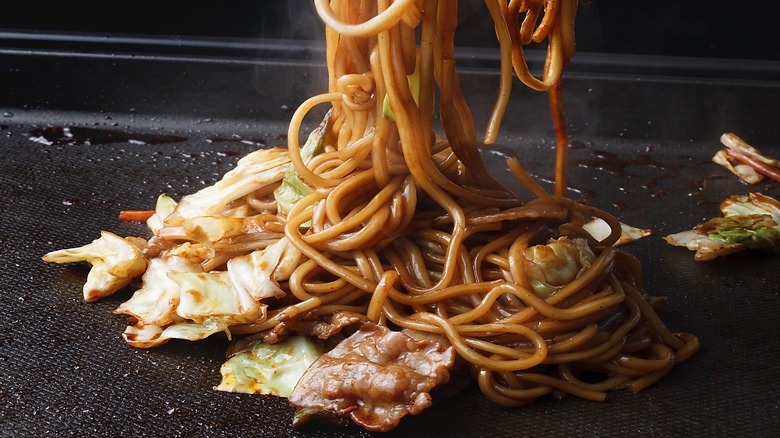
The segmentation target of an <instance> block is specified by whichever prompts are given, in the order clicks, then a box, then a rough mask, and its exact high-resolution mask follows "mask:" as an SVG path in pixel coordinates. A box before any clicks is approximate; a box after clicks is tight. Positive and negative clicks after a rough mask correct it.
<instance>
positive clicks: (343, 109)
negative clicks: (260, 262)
mask: <svg viewBox="0 0 780 438" xmlns="http://www.w3.org/2000/svg"><path fill="white" fill-rule="evenodd" d="M314 4H315V6H316V9H317V11H318V13H319V15H320V17H321V18H322V20H323V21H324V23H325V25H326V33H325V37H326V48H327V50H326V62H327V68H328V90H327V92H325V93H323V94H318V95H315V96H313V97H311V98H309V99H308V100H306V101H305V102H303V104H301V105H300V107H299V108H298V109H297V111H295V113H294V114H293V116H292V119H291V121H290V125H289V132H288V151H287V152H284V153H280V152H274V151H272V152H273V153H274V154H276V155H274V157H277V155H278V157H277V158H275V159H278V160H281V161H280V162H281V163H282V165H284V164H285V163H286V161H285V160H289V163H291V166H292V167H291V168H290V167H288V171H287V172H286V173H285V175H287V176H289V175H290V173H289V172H293V174H294V176H295V177H296V178H298V179H299V181H300V182H302V183H303V184H304V185H305V187H306V188H307V189H308V190H305V191H304V193H301V194H300V197H299V199H296V200H295V202H292V203H290V205H289V206H287V207H286V208H287V209H286V211H285V210H284V209H283V208H282V206H281V205H280V203H279V202H277V200H278V198H276V197H275V193H276V192H277V191H278V190H281V188H280V187H281V186H280V185H283V184H284V183H283V182H282V176H283V175H282V173H281V172H278V171H276V173H274V174H273V176H272V177H269V178H268V180H267V181H266V182H264V183H262V184H260V183H255V185H252V186H251V190H249V189H246V190H245V191H243V192H241V191H240V192H239V193H238V194H235V193H234V195H235V196H233V197H232V198H230V201H229V202H226V203H225V205H224V206H221V207H220V208H222V210H219V211H216V213H218V214H219V215H222V217H223V219H224V221H227V220H237V221H239V222H237V223H240V224H241V225H240V227H238V226H237V227H238V228H236V229H237V230H239V231H235V232H234V230H228V231H224V232H223V234H220V235H219V237H217V238H214V239H216V243H213V244H211V245H207V246H206V247H204V248H202V249H198V250H197V251H196V250H194V249H193V248H195V247H196V246H197V245H196V244H197V242H198V239H203V238H205V237H203V236H206V235H209V233H208V232H207V231H204V230H208V229H209V228H208V227H207V226H206V225H203V224H202V223H199V224H200V225H198V226H199V227H200V228H198V227H196V226H194V225H192V224H191V223H190V222H188V220H190V219H191V218H189V219H188V216H187V215H186V214H185V213H183V212H182V211H183V210H186V208H190V206H184V204H186V202H184V201H182V203H180V204H179V206H178V207H177V210H176V211H175V212H174V213H173V214H171V215H170V216H168V217H167V218H165V222H164V225H163V226H162V227H161V228H160V227H158V228H157V229H156V236H155V237H154V238H153V239H152V240H150V241H149V245H148V246H147V247H146V248H145V249H144V251H145V256H146V258H147V259H149V260H150V261H149V265H148V266H149V268H147V274H146V275H150V274H149V272H150V271H151V270H152V264H153V263H154V260H153V258H154V256H155V252H157V253H160V254H162V253H166V251H167V253H168V254H174V253H175V254H187V255H188V257H189V259H187V260H190V261H191V259H192V257H193V256H192V254H193V253H197V254H202V259H200V260H198V262H199V267H197V270H198V272H200V271H201V270H202V272H209V273H214V272H216V273H218V274H220V273H222V271H224V270H225V269H226V268H225V266H227V270H228V271H229V270H230V269H231V264H233V265H238V260H243V258H245V257H247V255H248V254H250V253H252V252H253V251H256V250H258V249H263V248H271V247H272V246H273V244H274V243H275V242H280V241H281V240H283V239H287V240H288V241H289V244H290V245H292V247H294V248H295V250H296V251H298V252H299V253H300V254H301V257H300V259H299V260H298V261H297V263H296V264H295V265H294V266H293V268H292V269H291V270H290V272H289V273H288V275H286V276H285V277H284V278H283V279H282V281H279V282H278V288H279V289H280V290H274V291H272V294H271V296H272V297H273V299H269V300H266V301H265V303H266V304H264V306H266V307H262V308H257V307H256V306H255V304H256V303H254V304H252V305H251V306H250V307H252V306H255V307H252V309H254V310H252V312H253V313H243V314H242V315H241V317H240V318H235V319H233V320H231V323H230V324H229V325H225V326H224V327H222V326H219V325H218V324H217V323H215V322H214V321H213V320H211V319H208V318H207V319H198V318H196V317H190V319H187V318H184V317H183V316H182V310H181V306H183V304H179V306H180V308H179V309H178V310H177V312H178V313H177V315H178V316H170V315H172V314H173V311H172V310H171V311H170V313H169V314H166V316H165V317H163V318H157V319H154V318H152V317H149V316H148V315H147V314H145V313H143V312H142V311H137V310H130V309H131V308H133V306H131V305H126V306H124V307H120V309H118V311H117V312H118V313H128V314H131V315H133V316H135V317H136V318H137V319H138V320H139V323H138V324H137V325H136V326H134V327H130V328H128V331H126V332H125V336H126V338H127V339H128V342H130V343H131V344H133V345H137V346H141V347H148V346H153V345H158V344H159V343H162V342H164V341H163V340H162V339H163V338H164V337H165V336H168V337H171V338H176V337H184V338H187V337H186V336H184V335H182V334H181V332H182V331H187V330H191V331H197V330H202V329H203V327H202V326H203V325H205V324H207V323H208V324H217V325H218V327H217V328H216V329H213V330H212V331H210V332H207V334H206V335H208V334H210V333H212V332H214V331H220V330H222V331H226V332H228V333H229V334H231V333H232V334H234V335H237V334H245V335H251V336H254V337H259V336H261V335H263V334H267V333H270V332H274V331H276V332H277V333H284V331H283V330H280V327H282V326H284V325H289V324H290V322H291V321H293V322H294V321H296V320H298V319H301V318H315V317H323V318H324V317H327V316H329V315H334V314H338V313H339V312H342V311H345V312H352V313H358V314H361V315H364V316H365V317H366V318H367V319H368V320H369V321H371V322H373V323H375V324H378V325H380V326H390V327H393V328H394V329H401V328H404V329H412V330H416V331H418V332H425V333H433V334H437V335H441V336H444V337H446V340H448V341H449V343H450V344H451V345H452V347H453V348H454V350H455V351H456V352H457V355H458V356H459V357H460V358H461V359H462V360H464V361H465V362H466V363H468V364H469V365H470V368H471V370H472V375H474V376H476V380H477V382H478V385H479V387H480V388H481V390H482V392H483V393H484V394H485V396H487V397H488V398H489V399H490V400H492V401H494V402H496V403H499V404H501V405H506V406H518V405H524V404H527V403H529V402H532V401H533V400H535V399H537V398H539V397H541V396H544V395H546V394H552V395H554V396H559V397H560V396H562V395H564V394H573V395H576V396H579V397H583V398H587V399H592V400H603V399H604V397H605V392H606V391H608V390H613V389H619V388H627V389H629V390H632V391H639V390H641V389H643V388H645V387H647V386H648V385H650V384H652V383H653V382H655V381H657V380H658V379H660V378H661V377H663V376H664V375H665V374H666V373H667V372H668V371H669V370H670V369H671V367H672V366H673V365H675V364H677V363H680V362H682V361H684V360H686V359H688V358H689V357H690V356H691V355H693V354H694V353H695V352H696V351H697V349H698V340H697V338H696V337H695V336H693V335H691V334H687V333H674V332H671V331H670V330H669V329H667V328H666V326H665V325H664V323H663V322H662V321H661V319H660V318H659V317H658V315H657V314H656V312H655V310H654V308H656V307H657V306H659V305H661V304H662V302H663V301H664V300H663V299H661V298H654V297H651V296H649V295H647V294H645V292H643V290H642V288H641V284H642V270H641V267H640V265H639V263H638V261H637V260H636V259H635V258H633V257H632V256H630V255H628V254H627V253H625V252H622V251H620V250H618V249H615V246H614V245H613V244H614V243H615V242H616V241H617V240H618V238H619V237H620V235H621V224H620V222H619V221H618V220H617V219H615V218H614V217H612V216H611V215H609V214H608V213H606V212H604V211H602V210H599V209H597V208H594V207H592V206H588V205H585V204H583V203H579V202H574V201H572V200H570V199H568V198H566V197H565V194H566V172H565V165H566V158H567V157H566V148H567V144H568V134H567V132H566V128H565V121H564V119H563V109H562V105H561V95H560V93H561V77H562V72H563V69H564V67H565V66H566V65H567V64H568V62H569V59H570V58H571V57H572V56H573V55H574V17H575V15H576V9H577V1H574V0H547V1H542V0H529V1H519V0H512V1H510V2H508V3H507V2H503V1H497V0H487V1H486V2H485V4H486V7H487V9H488V11H489V12H490V15H491V17H492V18H493V22H494V25H495V32H496V36H497V39H498V42H499V47H500V54H501V69H500V79H499V81H498V93H497V99H496V104H495V107H494V109H493V111H492V115H491V117H490V119H489V122H488V124H487V128H486V131H485V135H484V140H483V141H484V142H485V143H492V142H494V141H495V139H496V136H497V133H498V131H499V125H500V123H501V120H502V118H503V116H504V111H505V108H506V106H507V102H508V100H509V97H510V90H511V88H512V81H513V80H514V78H515V77H516V78H519V80H520V81H522V83H524V84H525V85H527V86H528V87H530V88H532V89H534V90H537V91H543V92H547V93H548V94H549V101H550V108H551V110H550V112H551V116H552V120H553V123H554V126H555V133H556V140H557V146H558V147H557V153H556V167H555V173H556V175H555V176H556V178H555V179H556V185H555V191H554V193H548V192H547V191H546V190H545V189H544V188H543V187H541V186H540V185H539V184H537V183H536V181H535V180H534V179H533V178H531V177H530V176H529V175H528V174H527V173H525V171H524V170H523V169H522V167H521V166H520V163H518V162H517V160H510V161H509V162H508V167H509V169H510V170H511V171H512V173H514V175H515V176H516V177H517V178H518V179H519V181H520V182H521V183H523V184H524V185H525V186H526V187H527V188H528V189H529V191H530V192H531V193H532V194H533V196H534V199H531V200H521V199H520V198H519V197H518V196H517V195H515V194H513V193H512V192H510V191H509V190H507V189H506V188H505V187H504V186H503V185H502V184H500V183H499V182H497V181H496V180H495V179H494V178H493V177H492V176H491V174H490V172H488V170H487V169H486V167H485V165H484V164H483V162H482V160H481V158H480V154H479V150H478V147H477V143H478V142H477V128H476V127H475V124H474V121H473V118H472V114H471V112H470V110H469V107H468V105H467V103H466V100H465V98H464V96H463V93H462V92H461V88H460V84H459V79H458V75H457V71H456V65H455V45H454V35H455V31H456V27H457V18H458V14H457V8H458V3H457V1H455V0H442V1H436V0H397V1H392V2H391V1H390V0H376V1H369V0H332V1H330V2H329V1H327V0H315V1H314ZM544 42H546V43H547V58H546V62H545V65H544V68H543V70H542V72H541V74H540V75H539V76H538V77H537V76H534V74H532V73H531V71H530V69H529V67H528V65H527V64H526V61H525V57H524V54H523V46H525V45H527V44H530V43H544ZM323 107H324V108H325V109H326V110H327V115H326V117H325V120H324V121H323V123H322V124H321V125H320V126H319V127H318V128H317V130H315V133H316V134H317V135H318V136H319V138H320V146H321V147H320V150H318V151H317V152H316V153H312V151H311V150H306V148H307V146H308V142H307V146H303V145H302V144H301V137H300V134H301V131H302V126H304V120H305V119H306V117H307V115H309V114H310V113H311V112H312V111H313V110H314V109H320V108H323ZM437 116H438V117H437ZM435 120H436V123H434V121H435ZM312 134H314V133H312ZM247 160H249V159H248V158H247ZM250 161H251V160H250ZM251 164H252V163H251V162H250V163H249V164H247V166H249V165H251ZM239 165H240V166H239V167H240V168H242V169H243V167H242V166H241V165H242V163H241V162H239ZM264 165H267V163H264ZM278 168H281V167H280V166H276V167H273V169H278ZM264 169H265V168H264ZM273 169H272V170H273ZM239 173H240V172H239ZM264 181H265V180H264ZM217 186H219V184H218V185H217ZM217 189H219V190H223V189H224V190H228V191H229V190H230V188H229V187H228V188H224V187H217ZM217 189H214V190H217ZM217 204H218V203H217ZM223 207H224V208H223ZM212 210H213V209H212ZM212 210H208V209H204V211H207V213H209V214H212V215H213V214H215V211H212ZM239 212H241V213H240V214H239ZM190 216H193V215H190ZM592 217H596V218H600V219H603V220H604V221H605V222H606V223H607V224H608V225H609V226H610V229H611V232H610V233H609V236H607V237H606V238H604V239H602V240H600V241H599V240H596V239H595V238H593V237H592V236H591V235H590V234H589V233H588V232H587V231H586V230H585V229H584V228H583V225H584V224H585V222H586V220H588V219H589V218H592ZM247 218H249V219H247ZM188 224H189V225H188ZM188 227H189V228H188ZM241 227H243V228H241ZM188 230H189V231H188ZM193 230H194V231H193ZM247 230H249V231H247ZM196 231H197V232H196ZM188 233H189V234H188ZM193 236H195V237H193ZM176 239H179V240H178V241H177V242H182V241H184V242H185V245H186V248H184V246H185V245H180V246H173V245H172V244H170V242H173V241H176ZM212 240H213V239H212ZM161 242H162V243H161ZM166 242H168V243H166ZM150 248H154V250H152V249H150ZM250 255H251V254H250ZM180 263H181V264H182V265H186V263H189V262H188V261H180ZM187 266H190V265H187ZM177 269H179V268H177ZM180 269H184V268H180ZM134 275H138V274H137V273H136V274H134ZM144 278H145V281H146V276H145V277H144ZM171 278H176V276H174V277H171ZM219 278H222V277H219ZM219 278H218V279H216V280H213V281H214V282H216V283H219V282H220V281H221V282H222V283H219V284H223V283H224V281H223V280H220V279H219ZM216 283H215V284H216ZM134 299H135V297H134ZM183 302H184V300H183V298H182V303H183ZM193 306H194V305H193ZM182 318H184V320H185V321H183V319H182ZM204 321H205V322H204ZM195 323H198V324H200V326H198V325H197V324H195ZM166 324H168V325H166ZM171 324H172V325H171ZM170 327H177V330H179V331H178V332H176V333H174V334H169V335H166V333H167V332H168V329H169V328H170ZM206 335H202V336H201V335H192V337H190V338H189V339H193V338H194V339H197V338H199V336H200V337H204V336H206ZM139 339H140V340H139ZM267 339H269V340H271V341H272V340H273V338H272V337H268V338H267Z"/></svg>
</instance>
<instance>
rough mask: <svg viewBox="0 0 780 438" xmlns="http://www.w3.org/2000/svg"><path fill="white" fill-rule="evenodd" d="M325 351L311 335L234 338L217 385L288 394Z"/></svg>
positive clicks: (227, 389) (222, 388)
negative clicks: (268, 339) (267, 339)
mask: <svg viewBox="0 0 780 438" xmlns="http://www.w3.org/2000/svg"><path fill="white" fill-rule="evenodd" d="M324 352H325V347H324V343H323V342H322V341H320V340H317V339H315V338H312V337H310V336H300V335H295V336H291V337H289V338H287V339H285V340H284V341H282V342H278V343H276V344H266V343H264V342H261V341H247V340H245V339H242V340H238V341H234V343H233V345H232V346H231V348H230V352H229V353H228V355H229V358H228V360H227V361H226V362H225V363H224V364H223V365H222V368H221V369H220V372H221V373H222V381H221V383H220V384H219V386H217V387H216V389H217V390H218V391H225V392H236V393H245V394H264V395H275V396H278V397H289V396H290V394H291V393H292V390H293V388H295V385H296V384H297V383H298V380H300V378H301V376H302V375H303V373H304V372H305V371H306V369H308V368H309V366H310V365H311V364H312V363H313V362H314V361H315V360H317V358H319V357H320V356H322V354H323V353H324Z"/></svg>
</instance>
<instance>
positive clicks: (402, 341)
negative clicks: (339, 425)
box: [289, 322, 455, 432]
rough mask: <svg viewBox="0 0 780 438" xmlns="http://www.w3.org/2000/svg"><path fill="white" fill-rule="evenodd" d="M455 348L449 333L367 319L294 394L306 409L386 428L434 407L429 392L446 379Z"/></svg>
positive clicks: (377, 428)
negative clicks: (418, 330)
mask: <svg viewBox="0 0 780 438" xmlns="http://www.w3.org/2000/svg"><path fill="white" fill-rule="evenodd" d="M454 361H455V351H454V349H453V347H452V346H450V345H449V342H447V339H446V338H444V337H439V336H436V337H433V336H430V335H425V336H422V335H420V334H418V333H411V336H410V334H409V332H408V331H402V332H398V331H392V330H390V329H388V328H386V327H383V326H379V325H376V324H374V323H370V322H367V323H365V324H364V325H363V326H361V328H360V329H359V330H358V331H357V332H355V333H354V334H353V335H352V336H350V337H348V338H346V339H344V340H343V341H341V343H339V344H338V345H337V346H336V347H335V348H334V349H333V350H331V351H329V352H328V353H326V354H325V355H323V356H321V357H320V358H319V359H317V360H316V361H315V362H314V363H313V364H312V365H311V366H310V367H309V369H308V370H306V372H305V373H304V374H303V376H302V377H301V379H300V380H299V381H298V384H297V385H296V386H295V389H293V392H292V394H291V395H290V397H289V400H290V403H291V404H292V405H293V406H295V407H297V408H303V409H307V410H311V409H314V410H317V411H321V412H323V413H326V414H327V413H331V414H335V415H338V416H342V417H345V416H348V417H349V418H351V419H352V421H354V422H355V423H357V424H359V425H360V426H362V427H364V428H365V429H367V430H370V431H378V432H386V431H389V430H392V429H393V428H395V427H396V426H397V425H398V422H399V421H400V420H401V418H402V417H403V416H405V415H406V414H412V415H415V414H418V413H420V412H421V411H422V410H423V409H425V408H427V407H429V406H430V405H431V396H430V391H431V389H433V388H434V387H435V386H436V385H439V384H442V383H446V382H447V381H448V380H449V378H450V374H449V369H450V367H452V365H453V363H454Z"/></svg>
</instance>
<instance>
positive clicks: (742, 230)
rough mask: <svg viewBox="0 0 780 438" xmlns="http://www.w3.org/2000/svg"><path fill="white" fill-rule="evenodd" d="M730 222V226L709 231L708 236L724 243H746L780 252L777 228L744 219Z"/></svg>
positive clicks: (765, 249) (753, 247) (750, 245)
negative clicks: (756, 224)
mask: <svg viewBox="0 0 780 438" xmlns="http://www.w3.org/2000/svg"><path fill="white" fill-rule="evenodd" d="M729 222H730V224H729V225H730V226H728V227H721V228H719V229H718V231H717V232H711V233H708V234H707V237H709V238H710V239H715V240H718V241H721V242H724V243H736V244H740V245H744V246H745V247H747V248H750V249H754V250H761V251H768V252H772V253H776V254H780V230H778V229H777V228H775V227H772V226H766V225H758V226H755V225H753V224H755V222H752V221H744V220H743V221H729ZM740 222H742V223H740ZM745 222H748V223H745Z"/></svg>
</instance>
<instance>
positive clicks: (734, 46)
mask: <svg viewBox="0 0 780 438" xmlns="http://www.w3.org/2000/svg"><path fill="white" fill-rule="evenodd" d="M96 5H98V6H96ZM14 7H15V8H16V11H15V12H13V13H8V12H6V13H3V14H0V30H2V29H6V30H37V31H43V32H46V31H68V32H70V31H78V32H90V33H92V32H98V33H106V32H110V33H129V34H142V35H179V36H199V37H228V38H267V37H272V38H284V39H305V40H318V39H319V38H320V36H321V35H322V25H321V24H320V22H319V20H318V18H317V17H316V15H315V13H314V7H313V5H312V1H311V0H274V1H271V0H253V1H215V0H211V1H202V0H194V1H181V0H168V1H166V0H158V1H156V2H152V1H147V0H141V1H133V2H123V3H85V2H56V3H55V2H40V1H27V2H24V3H18V2H14ZM579 11H580V12H579V15H580V16H579V18H578V26H577V38H578V40H577V41H578V50H579V51H580V52H602V53H628V54H646V55H669V56H686V57H708V58H735V59H764V60H777V59H780V47H779V46H780V45H778V44H777V41H778V40H779V39H780V38H778V36H780V32H778V31H777V27H778V23H777V16H778V12H780V5H778V2H776V1H771V0H764V1H754V2H741V3H740V2H733V1H722V0H715V1H704V0H687V1H679V0H655V1H652V0H642V1H640V0H592V1H589V2H585V1H582V2H581V5H580V9H579ZM460 15H461V27H460V29H459V33H458V36H457V38H458V44H459V45H461V46H476V47H485V46H492V45H495V37H494V35H493V32H492V27H491V26H492V24H491V23H490V20H489V18H487V16H486V13H485V7H484V3H483V1H482V0H461V2H460Z"/></svg>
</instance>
